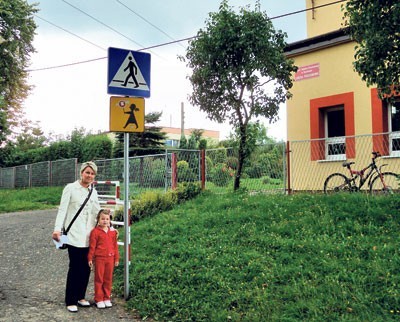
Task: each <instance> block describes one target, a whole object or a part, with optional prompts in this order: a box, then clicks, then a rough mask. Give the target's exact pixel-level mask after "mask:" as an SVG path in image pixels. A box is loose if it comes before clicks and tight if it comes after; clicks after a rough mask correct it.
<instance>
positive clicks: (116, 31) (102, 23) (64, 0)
mask: <svg viewBox="0 0 400 322" xmlns="http://www.w3.org/2000/svg"><path fill="white" fill-rule="evenodd" d="M61 1H62V2H64V3H66V4H67V5H69V6H71V7H72V8H74V9H75V10H78V11H79V12H81V13H83V14H84V15H86V16H88V17H89V18H91V19H93V20H94V21H96V22H98V23H99V24H101V25H103V26H105V27H107V28H108V29H110V30H112V31H114V32H115V33H117V34H118V35H120V36H122V37H124V38H126V39H128V40H129V41H131V42H133V43H134V44H136V45H138V46H140V47H143V45H142V44H140V43H138V42H137V41H135V40H133V39H132V38H129V37H128V36H125V35H124V34H122V33H120V32H119V31H118V30H116V29H114V28H113V27H111V26H109V25H107V24H105V23H104V22H102V21H100V20H99V19H97V18H95V17H93V16H92V15H90V14H88V13H87V12H85V11H83V10H81V9H79V8H78V7H76V6H74V5H73V4H71V3H69V2H68V1H66V0H61Z"/></svg>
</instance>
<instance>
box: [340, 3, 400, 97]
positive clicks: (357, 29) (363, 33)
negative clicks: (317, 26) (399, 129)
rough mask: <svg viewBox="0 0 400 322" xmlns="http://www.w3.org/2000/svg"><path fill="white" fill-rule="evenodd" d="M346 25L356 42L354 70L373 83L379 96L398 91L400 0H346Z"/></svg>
mask: <svg viewBox="0 0 400 322" xmlns="http://www.w3.org/2000/svg"><path fill="white" fill-rule="evenodd" d="M343 8H344V9H345V13H344V19H345V25H346V26H348V27H349V28H348V30H349V33H350V35H351V37H352V38H353V39H354V40H355V41H356V42H357V43H358V44H357V46H356V48H355V54H354V58H355V62H354V63H353V65H354V69H355V70H356V71H357V72H358V74H359V75H360V76H361V78H362V80H363V81H366V83H367V85H368V86H371V85H376V86H377V87H378V89H379V90H380V91H379V92H380V93H379V95H380V97H381V98H383V97H384V96H385V95H388V94H389V95H390V94H392V93H393V92H392V91H393V90H394V94H395V95H399V94H400V89H399V87H398V85H399V81H400V55H399V46H400V29H399V26H400V2H399V1H398V0H380V1H365V0H349V1H347V3H346V5H345V6H344V7H343Z"/></svg>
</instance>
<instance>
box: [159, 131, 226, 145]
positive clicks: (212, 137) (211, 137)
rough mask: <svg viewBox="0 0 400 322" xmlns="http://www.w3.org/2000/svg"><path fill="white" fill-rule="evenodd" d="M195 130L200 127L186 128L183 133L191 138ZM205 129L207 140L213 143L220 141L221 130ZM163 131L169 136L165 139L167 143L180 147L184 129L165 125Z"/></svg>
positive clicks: (204, 135)
mask: <svg viewBox="0 0 400 322" xmlns="http://www.w3.org/2000/svg"><path fill="white" fill-rule="evenodd" d="M194 130H199V129H193V128H190V129H184V130H183V134H184V135H185V137H186V139H189V138H190V135H191V134H192V132H193V131H194ZM201 130H202V131H203V135H202V136H203V138H205V139H206V140H207V141H209V142H210V143H212V144H217V143H218V142H219V131H213V130H205V129H201ZM161 132H164V133H165V134H166V136H167V139H166V141H165V145H167V146H169V147H179V142H180V140H181V136H182V130H181V129H180V128H177V127H163V128H162V129H161Z"/></svg>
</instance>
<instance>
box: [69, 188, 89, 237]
mask: <svg viewBox="0 0 400 322" xmlns="http://www.w3.org/2000/svg"><path fill="white" fill-rule="evenodd" d="M92 191H93V185H91V189H89V193H88V195H87V197H86V199H85V201H84V202H83V204H82V205H81V207H80V208H79V209H78V211H77V212H76V214H75V217H74V218H73V219H72V220H71V222H70V223H69V225H68V228H67V230H65V233H68V232H69V230H70V228H71V226H72V224H73V223H74V221H75V220H76V218H78V216H79V214H80V213H81V211H82V209H83V207H85V205H86V203H87V202H88V200H89V198H90V196H91V194H92Z"/></svg>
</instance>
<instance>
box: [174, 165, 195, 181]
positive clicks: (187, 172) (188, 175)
mask: <svg viewBox="0 0 400 322" xmlns="http://www.w3.org/2000/svg"><path fill="white" fill-rule="evenodd" d="M176 167H177V171H178V182H184V181H190V182H192V181H196V180H197V176H196V174H195V173H194V172H193V170H192V169H191V168H190V167H189V163H188V162H187V161H184V160H181V161H178V163H177V164H176Z"/></svg>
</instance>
